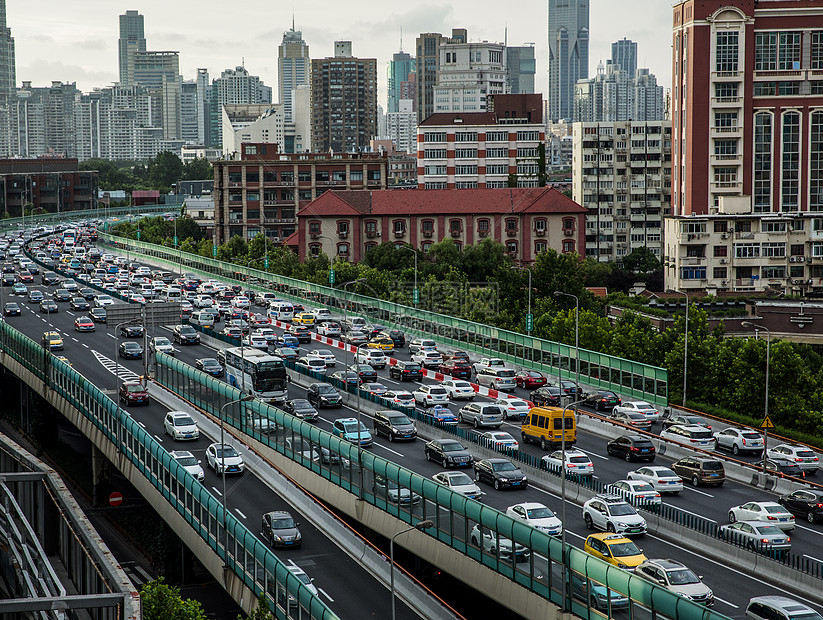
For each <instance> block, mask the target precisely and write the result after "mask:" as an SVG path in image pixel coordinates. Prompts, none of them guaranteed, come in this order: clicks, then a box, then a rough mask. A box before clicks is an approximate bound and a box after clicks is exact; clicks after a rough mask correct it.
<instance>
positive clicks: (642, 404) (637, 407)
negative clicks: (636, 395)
mask: <svg viewBox="0 0 823 620" xmlns="http://www.w3.org/2000/svg"><path fill="white" fill-rule="evenodd" d="M613 411H622V412H623V413H630V412H631V413H642V414H643V415H644V416H645V417H646V419H647V420H649V421H650V422H659V421H660V410H659V409H658V408H657V407H655V406H654V405H652V404H651V403H647V402H646V401H645V400H638V401H635V402H632V403H623V404H621V405H617V407H615V408H614V409H613Z"/></svg>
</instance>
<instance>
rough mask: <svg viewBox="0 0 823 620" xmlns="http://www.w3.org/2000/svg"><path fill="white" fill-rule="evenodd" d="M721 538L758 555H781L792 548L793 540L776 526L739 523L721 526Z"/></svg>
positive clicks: (747, 522)
mask: <svg viewBox="0 0 823 620" xmlns="http://www.w3.org/2000/svg"><path fill="white" fill-rule="evenodd" d="M720 538H722V539H723V540H726V541H728V542H730V543H732V544H734V545H737V546H738V547H746V548H747V549H749V550H751V551H757V552H758V553H775V552H777V553H780V552H783V551H788V550H789V549H791V547H792V542H791V538H789V536H788V535H787V534H786V532H784V531H783V530H782V529H780V528H779V527H778V526H776V525H768V524H766V523H762V522H760V521H738V522H737V523H731V524H729V525H722V526H720Z"/></svg>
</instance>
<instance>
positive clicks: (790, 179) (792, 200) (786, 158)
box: [781, 112, 800, 211]
mask: <svg viewBox="0 0 823 620" xmlns="http://www.w3.org/2000/svg"><path fill="white" fill-rule="evenodd" d="M782 135H783V140H782V142H783V161H782V166H781V168H782V175H783V178H782V182H781V199H782V203H781V209H782V210H783V211H795V210H797V209H798V208H799V198H800V113H799V112H786V113H785V114H783V131H782Z"/></svg>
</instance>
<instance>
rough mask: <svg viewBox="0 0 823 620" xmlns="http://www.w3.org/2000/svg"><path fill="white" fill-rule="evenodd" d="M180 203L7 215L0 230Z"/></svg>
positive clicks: (134, 212)
mask: <svg viewBox="0 0 823 620" xmlns="http://www.w3.org/2000/svg"><path fill="white" fill-rule="evenodd" d="M179 207H180V205H147V206H142V207H134V206H132V207H110V208H106V207H102V208H100V209H83V210H77V211H61V212H60V213H42V214H40V215H31V216H29V217H9V218H6V219H4V220H0V232H2V231H8V230H14V229H18V228H19V229H23V228H24V227H31V226H53V225H54V224H59V223H61V222H74V221H79V220H91V219H99V218H109V217H122V216H131V215H137V214H138V213H140V214H142V213H165V212H166V211H169V210H173V209H175V208H179Z"/></svg>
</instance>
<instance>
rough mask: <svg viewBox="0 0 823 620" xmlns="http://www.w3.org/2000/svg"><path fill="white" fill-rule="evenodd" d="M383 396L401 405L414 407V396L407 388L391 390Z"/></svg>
mask: <svg viewBox="0 0 823 620" xmlns="http://www.w3.org/2000/svg"><path fill="white" fill-rule="evenodd" d="M383 398H384V399H385V400H388V401H391V402H393V403H394V404H395V405H399V406H401V407H414V396H413V395H412V393H411V392H406V391H405V390H389V391H388V392H386V393H385V394H383Z"/></svg>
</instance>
